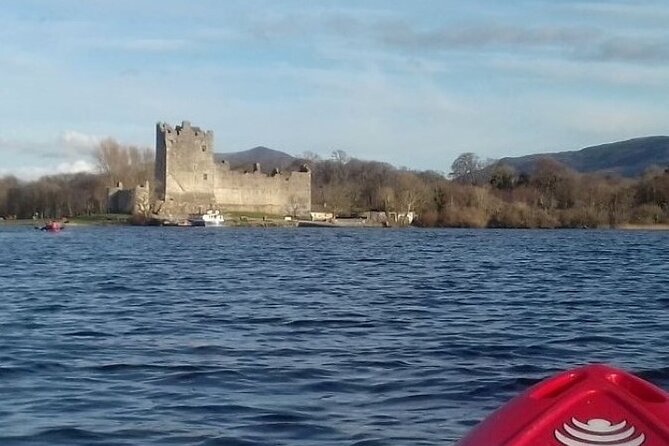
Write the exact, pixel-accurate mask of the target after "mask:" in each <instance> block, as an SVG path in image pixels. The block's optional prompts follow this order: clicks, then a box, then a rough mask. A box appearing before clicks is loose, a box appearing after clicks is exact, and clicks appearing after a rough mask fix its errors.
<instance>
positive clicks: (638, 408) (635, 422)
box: [456, 365, 669, 446]
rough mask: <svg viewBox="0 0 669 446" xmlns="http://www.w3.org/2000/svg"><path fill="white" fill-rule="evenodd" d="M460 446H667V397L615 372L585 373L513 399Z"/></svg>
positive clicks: (600, 369) (604, 368)
mask: <svg viewBox="0 0 669 446" xmlns="http://www.w3.org/2000/svg"><path fill="white" fill-rule="evenodd" d="M456 446H669V394H668V393H666V392H664V391H663V390H661V389H659V388H657V387H655V386H653V385H652V384H650V383H648V382H646V381H644V380H642V379H640V378H637V377H636V376H633V375H630V374H629V373H626V372H623V371H621V370H617V369H615V368H612V367H608V366H604V365H591V366H587V367H582V368H579V369H575V370H572V371H569V372H564V373H561V374H559V375H557V376H555V377H553V378H550V379H548V380H546V381H543V382H541V383H539V384H537V385H535V386H534V387H532V388H530V389H529V390H528V391H527V392H525V393H523V394H522V395H520V396H518V397H516V398H514V399H513V400H511V401H510V402H509V403H508V404H507V405H506V406H503V407H502V408H501V409H499V410H497V411H496V412H494V413H493V414H492V415H491V416H490V417H489V418H487V419H486V420H485V421H483V422H482V423H481V424H479V425H478V426H476V427H475V428H474V430H473V431H471V432H470V433H469V435H467V436H466V437H465V438H463V439H462V440H460V441H459V442H458V443H457V445H456Z"/></svg>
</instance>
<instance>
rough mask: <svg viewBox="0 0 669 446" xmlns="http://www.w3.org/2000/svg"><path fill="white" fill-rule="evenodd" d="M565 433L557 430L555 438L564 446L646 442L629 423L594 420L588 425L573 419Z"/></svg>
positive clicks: (631, 445)
mask: <svg viewBox="0 0 669 446" xmlns="http://www.w3.org/2000/svg"><path fill="white" fill-rule="evenodd" d="M562 427H563V430H564V432H562V431H560V429H555V438H556V439H557V441H559V442H560V443H562V444H563V445H564V446H593V445H595V446H603V445H606V446H640V445H642V444H643V442H644V441H646V436H645V435H644V434H642V433H640V434H638V435H637V434H636V429H635V428H634V426H628V424H627V421H621V422H620V423H617V424H613V423H611V422H610V421H608V420H602V419H600V418H593V419H592V420H588V422H587V423H583V422H581V421H578V420H577V419H576V418H572V419H571V424H568V423H565V424H564V425H563V426H562Z"/></svg>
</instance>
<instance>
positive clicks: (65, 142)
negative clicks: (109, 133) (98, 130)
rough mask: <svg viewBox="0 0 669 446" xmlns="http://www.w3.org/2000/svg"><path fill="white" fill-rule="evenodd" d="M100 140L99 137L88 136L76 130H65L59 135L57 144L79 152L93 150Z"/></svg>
mask: <svg viewBox="0 0 669 446" xmlns="http://www.w3.org/2000/svg"><path fill="white" fill-rule="evenodd" d="M102 139H103V138H102V137H100V136H96V135H88V134H86V133H82V132H78V131H76V130H67V131H65V132H63V134H62V135H60V138H59V142H60V143H61V145H62V146H63V147H64V148H66V149H73V150H76V151H79V150H93V149H95V148H96V147H97V146H98V144H100V141H102Z"/></svg>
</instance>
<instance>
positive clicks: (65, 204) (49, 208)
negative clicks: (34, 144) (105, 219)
mask: <svg viewBox="0 0 669 446" xmlns="http://www.w3.org/2000/svg"><path fill="white" fill-rule="evenodd" d="M96 161H97V169H96V170H97V172H96V173H76V174H58V175H47V176H43V177H41V178H39V179H38V180H35V181H21V180H19V179H17V178H16V177H14V176H11V175H9V176H5V177H2V178H0V217H3V218H31V217H38V218H60V217H79V216H84V215H95V214H104V213H105V212H106V210H107V188H108V187H110V186H114V185H116V184H118V183H119V182H120V183H122V184H123V187H134V186H137V185H140V184H143V183H144V182H145V181H146V180H151V179H153V166H154V155H153V151H152V150H151V149H146V148H139V147H136V146H127V145H123V144H120V143H118V142H117V141H115V140H114V139H105V140H103V141H102V142H100V144H99V146H98V148H97V150H96Z"/></svg>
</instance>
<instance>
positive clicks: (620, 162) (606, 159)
mask: <svg viewBox="0 0 669 446" xmlns="http://www.w3.org/2000/svg"><path fill="white" fill-rule="evenodd" d="M542 158H553V159H554V160H556V161H559V162H561V163H563V164H566V165H567V166H569V167H571V168H572V169H574V170H576V171H578V172H598V171H602V172H611V173H618V174H620V175H623V176H627V177H633V176H639V175H641V174H643V172H644V171H645V170H646V169H648V168H649V167H651V166H653V165H657V166H660V167H664V168H666V167H669V136H649V137H645V138H635V139H630V140H627V141H620V142H614V143H610V144H602V145H599V146H593V147H586V148H585V149H582V150H577V151H572V152H557V153H541V154H534V155H527V156H521V157H515V158H503V159H501V160H500V163H503V164H508V165H510V166H513V167H514V168H515V169H516V170H517V171H519V172H525V173H531V172H532V170H533V169H534V165H535V164H536V162H537V161H538V160H540V159H542Z"/></svg>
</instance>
